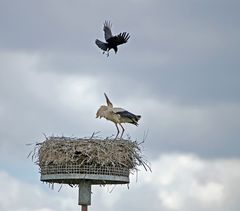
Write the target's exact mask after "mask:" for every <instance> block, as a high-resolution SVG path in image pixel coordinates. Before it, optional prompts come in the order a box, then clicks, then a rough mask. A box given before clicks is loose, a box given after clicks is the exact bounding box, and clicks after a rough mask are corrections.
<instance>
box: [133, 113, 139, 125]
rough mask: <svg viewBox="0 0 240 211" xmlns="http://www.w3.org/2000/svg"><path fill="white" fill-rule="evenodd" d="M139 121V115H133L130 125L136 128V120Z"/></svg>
mask: <svg viewBox="0 0 240 211" xmlns="http://www.w3.org/2000/svg"><path fill="white" fill-rule="evenodd" d="M139 119H141V115H134V118H132V121H133V122H132V123H133V124H134V125H136V126H138V120H139Z"/></svg>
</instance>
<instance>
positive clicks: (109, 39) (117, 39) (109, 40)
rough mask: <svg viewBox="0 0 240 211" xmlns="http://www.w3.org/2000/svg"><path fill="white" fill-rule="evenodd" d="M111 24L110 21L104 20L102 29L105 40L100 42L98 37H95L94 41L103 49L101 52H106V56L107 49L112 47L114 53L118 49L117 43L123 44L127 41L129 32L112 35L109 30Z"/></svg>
mask: <svg viewBox="0 0 240 211" xmlns="http://www.w3.org/2000/svg"><path fill="white" fill-rule="evenodd" d="M111 27H112V24H111V23H110V21H105V22H104V24H103V31H104V36H105V40H106V43H105V42H102V41H100V40H98V39H96V41H95V43H96V45H97V46H98V47H99V48H101V49H102V50H103V53H105V52H107V56H109V51H110V50H111V49H113V50H114V51H115V53H117V51H118V47H117V46H118V45H121V44H124V43H126V42H127V41H128V39H129V38H130V35H129V33H127V32H122V33H120V34H118V35H116V36H113V35H112V31H111Z"/></svg>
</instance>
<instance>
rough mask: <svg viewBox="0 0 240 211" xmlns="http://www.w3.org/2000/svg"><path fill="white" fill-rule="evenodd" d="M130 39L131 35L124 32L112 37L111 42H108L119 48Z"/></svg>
mask: <svg viewBox="0 0 240 211" xmlns="http://www.w3.org/2000/svg"><path fill="white" fill-rule="evenodd" d="M129 38H130V35H129V33H127V32H123V33H120V34H119V35H117V36H114V37H112V38H111V39H110V40H108V42H109V43H112V44H114V45H116V46H117V45H121V44H124V43H126V42H127V41H128V39H129Z"/></svg>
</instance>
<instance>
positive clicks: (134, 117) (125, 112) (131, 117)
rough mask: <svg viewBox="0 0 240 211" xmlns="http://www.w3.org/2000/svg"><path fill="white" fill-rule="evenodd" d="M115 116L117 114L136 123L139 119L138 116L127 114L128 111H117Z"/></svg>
mask: <svg viewBox="0 0 240 211" xmlns="http://www.w3.org/2000/svg"><path fill="white" fill-rule="evenodd" d="M116 114H119V115H120V116H121V117H126V118H129V119H134V120H135V121H138V120H139V119H140V117H139V116H137V115H135V114H133V113H131V112H129V111H118V112H116Z"/></svg>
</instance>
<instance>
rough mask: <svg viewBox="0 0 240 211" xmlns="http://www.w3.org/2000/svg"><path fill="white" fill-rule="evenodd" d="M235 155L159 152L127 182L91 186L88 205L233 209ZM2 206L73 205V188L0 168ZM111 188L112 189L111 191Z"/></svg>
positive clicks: (42, 209)
mask: <svg viewBox="0 0 240 211" xmlns="http://www.w3.org/2000/svg"><path fill="white" fill-rule="evenodd" d="M239 178H240V160H239V159H235V160H234V159H225V160H224V159H219V160H205V159H201V158H199V157H197V156H195V155H193V154H163V155H161V156H160V157H159V158H158V159H156V160H154V161H152V173H150V172H145V171H141V172H139V174H138V180H137V182H136V175H133V176H131V184H130V189H129V190H128V188H127V186H126V185H124V186H116V187H114V186H110V187H109V186H107V187H99V186H97V187H96V186H94V187H93V189H92V192H93V194H92V205H91V207H90V210H91V209H92V210H95V209H97V208H98V209H99V210H106V211H108V210H109V211H110V210H113V209H114V210H117V211H120V210H124V209H126V208H127V209H131V210H140V211H141V210H150V211H158V210H164V211H181V210H184V211H192V210H195V211H203V210H204V211H225V210H228V211H237V210H238V208H239V207H238V201H239V200H240V191H239V190H238V188H236V187H239V185H240V181H239ZM0 187H1V192H0V209H1V210H2V211H12V210H15V211H20V210H21V211H22V210H24V211H30V210H37V211H55V210H60V211H61V210H66V209H68V210H76V209H79V208H78V205H77V194H78V191H77V188H75V189H70V188H68V187H67V186H63V188H62V189H61V191H60V192H57V191H56V189H58V188H57V187H55V190H54V191H52V190H49V189H48V187H47V186H46V185H34V184H28V183H26V182H23V181H21V180H19V179H17V178H14V177H12V176H10V175H9V174H7V173H6V172H4V171H0ZM112 188H113V191H111V190H112Z"/></svg>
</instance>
